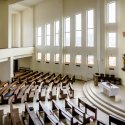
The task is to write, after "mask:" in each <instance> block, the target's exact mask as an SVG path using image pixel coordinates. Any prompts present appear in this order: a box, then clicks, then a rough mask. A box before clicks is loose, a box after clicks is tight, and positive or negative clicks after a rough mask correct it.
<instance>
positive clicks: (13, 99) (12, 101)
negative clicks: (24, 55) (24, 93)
mask: <svg viewBox="0 0 125 125" xmlns="http://www.w3.org/2000/svg"><path fill="white" fill-rule="evenodd" d="M26 83H27V82H26V81H24V82H23V83H22V84H20V85H19V86H18V87H17V88H16V90H15V91H14V95H13V96H11V97H10V98H9V101H8V104H10V103H15V102H17V96H18V94H19V92H20V90H21V88H22V87H23V86H24V85H25V84H26ZM21 98H22V97H21Z"/></svg>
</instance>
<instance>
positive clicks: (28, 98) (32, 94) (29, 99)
mask: <svg viewBox="0 0 125 125" xmlns="http://www.w3.org/2000/svg"><path fill="white" fill-rule="evenodd" d="M35 84H36V82H35V81H34V85H33V86H31V87H30V90H29V92H28V93H26V101H27V102H33V99H34V97H35V93H36V91H37V89H38V85H35Z"/></svg>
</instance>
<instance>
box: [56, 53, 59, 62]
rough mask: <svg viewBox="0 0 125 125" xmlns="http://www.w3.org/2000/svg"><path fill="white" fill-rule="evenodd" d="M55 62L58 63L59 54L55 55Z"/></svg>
mask: <svg viewBox="0 0 125 125" xmlns="http://www.w3.org/2000/svg"><path fill="white" fill-rule="evenodd" d="M55 62H59V53H56V54H55Z"/></svg>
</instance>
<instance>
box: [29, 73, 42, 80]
mask: <svg viewBox="0 0 125 125" xmlns="http://www.w3.org/2000/svg"><path fill="white" fill-rule="evenodd" d="M41 74H42V73H41V72H40V73H39V72H36V73H35V74H33V75H31V76H29V77H28V78H27V81H30V80H32V79H34V78H36V77H37V76H40V75H41Z"/></svg>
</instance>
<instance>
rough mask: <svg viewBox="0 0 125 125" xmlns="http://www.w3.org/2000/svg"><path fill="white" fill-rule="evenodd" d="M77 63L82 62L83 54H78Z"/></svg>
mask: <svg viewBox="0 0 125 125" xmlns="http://www.w3.org/2000/svg"><path fill="white" fill-rule="evenodd" d="M75 62H76V63H77V64H81V62H82V56H81V55H76V61H75Z"/></svg>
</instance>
